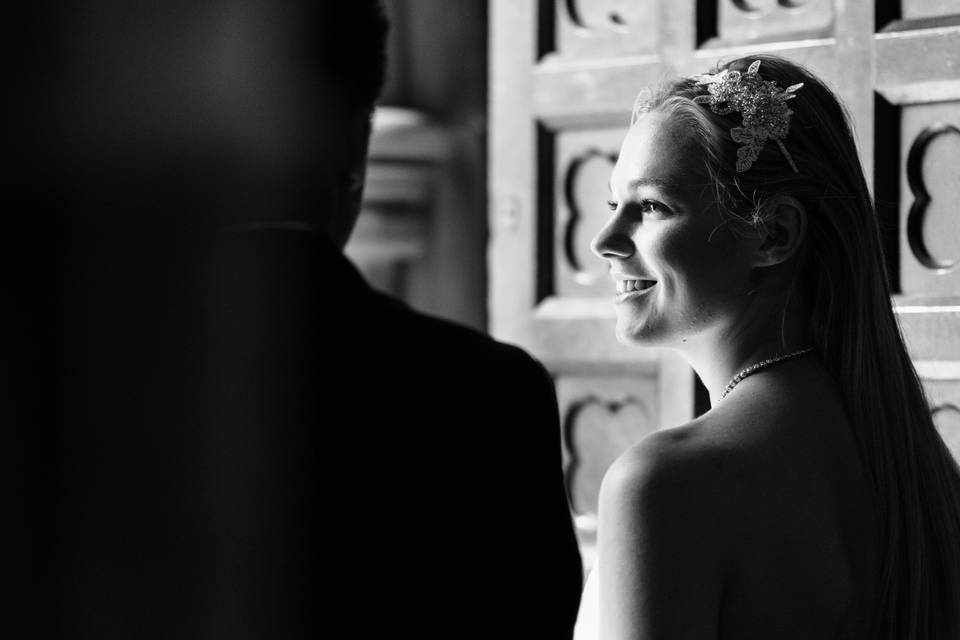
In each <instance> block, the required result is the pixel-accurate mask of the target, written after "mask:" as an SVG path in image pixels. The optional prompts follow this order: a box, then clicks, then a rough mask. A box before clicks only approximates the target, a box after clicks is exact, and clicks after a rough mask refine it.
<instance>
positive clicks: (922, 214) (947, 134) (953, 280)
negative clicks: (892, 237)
mask: <svg viewBox="0 0 960 640" xmlns="http://www.w3.org/2000/svg"><path fill="white" fill-rule="evenodd" d="M901 118H902V120H901V130H902V138H901V140H902V142H903V149H904V154H905V157H904V159H903V161H902V162H903V164H902V166H903V167H904V168H905V171H904V176H903V178H902V182H905V183H906V184H903V185H902V186H901V194H902V198H901V221H900V256H901V259H900V288H901V290H902V292H903V294H904V295H907V296H911V297H917V296H923V297H932V296H936V297H946V296H958V295H960V269H958V266H960V204H958V203H960V162H958V161H960V103H957V102H952V103H935V104H927V105H915V106H907V107H903V109H902V116H901Z"/></svg>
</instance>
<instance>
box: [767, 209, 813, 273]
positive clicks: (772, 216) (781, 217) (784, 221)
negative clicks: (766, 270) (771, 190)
mask: <svg viewBox="0 0 960 640" xmlns="http://www.w3.org/2000/svg"><path fill="white" fill-rule="evenodd" d="M764 209H765V210H766V211H765V215H764V216H763V222H762V223H761V224H759V225H758V226H757V233H758V234H759V238H758V239H759V243H758V244H757V245H756V249H755V259H754V266H756V267H772V266H774V265H778V264H782V263H784V262H786V261H787V260H789V259H790V258H792V257H793V256H794V255H795V254H796V253H797V251H798V250H799V249H800V246H801V245H802V244H803V239H804V238H805V237H806V235H807V211H806V209H804V207H803V205H802V204H800V202H799V201H797V200H796V199H795V198H791V197H790V196H773V197H772V198H770V199H769V200H768V201H767V202H766V203H764Z"/></svg>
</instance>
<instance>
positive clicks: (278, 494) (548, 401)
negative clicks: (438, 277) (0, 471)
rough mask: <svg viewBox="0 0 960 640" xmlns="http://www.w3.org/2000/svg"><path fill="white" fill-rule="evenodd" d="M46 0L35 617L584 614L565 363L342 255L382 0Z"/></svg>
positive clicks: (28, 93) (328, 621)
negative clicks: (567, 464) (434, 308)
mask: <svg viewBox="0 0 960 640" xmlns="http://www.w3.org/2000/svg"><path fill="white" fill-rule="evenodd" d="M23 11H24V14H25V15H23V16H19V17H18V24H19V25H20V26H21V30H22V33H21V34H19V35H18V36H17V38H15V39H14V40H12V42H13V44H14V46H17V47H21V50H20V53H21V55H22V56H23V59H25V60H26V61H27V62H26V64H25V65H24V66H22V67H20V68H19V69H18V73H17V74H16V75H15V77H14V79H13V80H12V81H11V83H12V86H14V87H15V88H16V89H17V90H18V91H19V93H18V94H17V95H19V96H22V100H20V101H19V102H17V105H18V109H19V112H18V113H17V114H16V117H17V118H18V119H19V121H20V122H22V123H23V125H24V127H23V130H24V131H25V133H23V134H22V137H21V138H20V139H19V140H18V142H19V143H21V144H22V148H23V149H25V151H24V152H23V162H22V163H21V169H20V171H19V172H18V173H17V174H16V175H14V176H13V178H10V180H13V181H14V182H13V183H14V184H15V185H16V187H17V191H16V192H17V194H18V195H17V200H18V202H19V204H20V207H19V208H18V216H17V217H16V218H14V219H13V223H12V232H11V234H10V236H12V237H13V238H16V240H15V241H12V242H8V245H9V246H8V247H7V249H8V251H7V252H6V253H7V255H8V257H12V258H13V260H12V262H11V268H10V269H8V270H7V271H8V273H7V277H8V281H9V284H10V287H9V290H10V291H12V293H11V296H12V298H13V300H15V301H16V304H15V305H14V307H15V309H16V312H15V313H13V314H12V322H13V324H12V327H11V329H10V330H9V331H8V332H7V333H8V336H11V337H12V336H16V339H11V340H9V341H8V343H9V346H10V349H9V352H10V353H11V360H10V362H11V363H12V364H13V366H12V367H11V368H10V370H11V372H16V375H11V376H10V389H11V390H12V391H13V394H12V395H11V397H12V398H13V399H14V400H13V401H12V402H11V403H10V407H11V408H10V409H9V412H10V413H11V415H12V416H13V419H14V421H15V424H16V431H15V433H16V435H17V436H18V437H19V438H20V439H21V441H22V442H23V443H24V446H23V447H22V448H20V449H17V450H16V451H18V452H22V454H19V453H18V454H15V458H16V459H15V461H14V462H15V464H14V465H13V466H14V468H17V469H20V470H22V473H21V474H20V475H19V476H18V479H17V481H16V482H15V483H14V486H15V488H16V489H18V490H19V491H20V493H19V495H22V496H24V500H23V507H24V514H25V518H24V522H25V524H26V526H25V527H23V528H18V529H16V531H17V532H19V533H21V534H22V535H23V541H24V545H25V547H26V548H27V549H28V553H27V554H25V556H24V557H25V558H26V560H24V561H21V562H20V564H19V565H17V566H18V567H19V568H20V569H21V570H22V571H24V572H26V575H27V576H28V584H29V587H28V588H25V589H24V595H25V597H26V602H28V603H30V605H31V606H27V607H20V609H19V611H20V613H19V615H18V616H16V617H15V620H16V624H17V625H18V630H19V631H22V632H23V633H24V634H27V633H32V634H34V635H36V636H48V635H49V636H62V637H71V638H87V637H89V638H120V637H123V638H132V637H136V638H151V637H155V638H173V637H177V638H188V637H197V638H247V637H249V638H254V637H256V638H281V637H312V636H317V635H319V636H324V637H385V636H393V635H396V636H411V637H420V638H429V637H436V638H441V637H442V638H466V637H477V638H481V637H483V638H506V637H518V638H519V637H524V638H561V637H569V635H570V633H571V631H572V626H573V621H574V618H575V616H576V610H577V603H578V600H579V592H580V564H579V556H578V553H577V549H576V544H575V540H574V536H573V532H572V527H571V524H570V518H569V513H568V511H567V503H566V499H565V495H564V492H563V489H562V485H561V478H560V466H559V465H560V455H559V438H558V417H557V413H556V411H557V410H556V404H555V398H554V395H553V387H552V384H551V381H550V379H549V377H548V376H547V374H546V372H545V371H544V370H543V368H542V367H540V366H539V365H538V364H537V363H536V362H535V361H533V360H532V359H531V358H530V357H529V356H527V355H526V354H524V353H523V352H522V351H520V350H518V349H516V348H513V347H508V346H505V345H502V344H498V343H496V342H494V341H492V340H491V339H489V338H487V337H485V336H483V335H480V334H478V333H475V332H473V331H470V330H467V329H464V328H460V327H458V326H455V325H453V324H451V323H448V322H444V321H441V320H438V319H433V318H429V317H426V316H423V315H420V314H417V313H415V312H413V311H411V310H410V309H408V308H407V307H405V306H404V305H402V304H401V303H399V302H395V301H393V300H390V299H388V298H385V297H383V296H381V295H379V294H377V293H375V292H373V291H372V290H371V289H370V288H369V287H368V286H367V285H366V284H365V282H364V281H363V279H362V278H361V277H360V275H359V274H358V273H357V272H356V270H355V269H354V268H353V266H352V265H351V264H350V263H349V262H348V261H347V260H346V259H345V258H344V257H343V255H342V253H341V249H342V247H343V244H344V243H345V241H346V239H347V237H348V235H349V232H350V230H351V228H352V226H353V223H354V220H355V217H356V215H357V212H358V211H359V203H360V196H361V191H362V184H363V167H364V164H365V158H366V145H367V139H368V136H369V123H370V114H371V110H372V105H373V102H374V100H375V98H376V95H377V93H378V91H379V88H380V86H381V84H382V76H383V50H384V42H383V41H384V37H385V32H386V25H385V22H384V20H383V18H382V16H381V13H380V10H379V8H378V7H377V5H376V4H375V3H374V2H363V1H358V0H349V1H344V2H312V3H311V2H271V1H268V0H247V1H246V2H242V1H239V0H222V1H220V2H185V1H177V0H173V1H170V2H163V3H157V2H144V1H137V0H130V1H127V2H106V1H94V0H90V1H87V2H80V3H72V4H71V6H70V7H69V8H63V9H60V8H57V9H56V10H51V11H48V12H46V13H44V12H43V10H42V9H40V8H37V9H34V10H33V13H30V11H31V10H28V9H25V10H23ZM10 239H11V238H10V237H8V240H10ZM14 266H16V267H17V269H16V271H15V272H14V269H13V267H14Z"/></svg>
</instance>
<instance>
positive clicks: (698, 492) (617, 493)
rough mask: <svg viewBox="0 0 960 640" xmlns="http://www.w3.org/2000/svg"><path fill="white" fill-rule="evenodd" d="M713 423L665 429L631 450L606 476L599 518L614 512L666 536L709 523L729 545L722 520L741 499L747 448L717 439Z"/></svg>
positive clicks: (715, 537)
mask: <svg viewBox="0 0 960 640" xmlns="http://www.w3.org/2000/svg"><path fill="white" fill-rule="evenodd" d="M709 422H710V421H709V420H707V421H704V420H695V421H693V422H690V423H688V424H685V425H682V426H678V427H672V428H669V429H661V430H659V431H656V432H654V433H652V434H650V435H648V436H647V437H645V438H644V439H643V440H641V441H640V442H638V443H637V444H635V445H634V446H632V447H630V448H629V449H627V450H626V451H625V452H624V453H623V454H622V455H621V456H620V457H619V458H618V459H617V460H616V461H615V462H614V463H613V464H612V465H611V467H610V469H609V470H608V471H607V473H606V475H605V476H604V479H603V483H602V484H601V489H600V508H601V517H603V514H604V512H605V513H607V514H609V513H611V512H612V513H616V514H619V516H618V518H620V519H621V522H620V525H625V524H630V523H631V521H632V524H633V526H634V527H635V528H642V529H643V530H644V531H646V532H647V533H650V532H651V529H652V528H654V527H656V528H657V529H658V530H659V531H660V532H661V533H663V534H665V535H666V536H673V535H674V533H678V532H679V531H680V530H690V528H691V527H693V528H694V529H696V528H698V527H699V526H705V527H709V529H710V530H711V531H712V532H713V534H714V535H712V536H711V537H710V539H711V540H714V541H716V543H717V544H719V545H723V544H726V540H725V539H724V538H725V536H724V535H723V530H724V528H725V524H724V523H725V522H728V521H731V520H732V519H735V518H736V517H737V514H736V512H737V510H738V508H737V504H738V503H739V502H740V500H739V498H740V496H739V492H738V487H737V484H738V483H737V481H736V473H737V471H736V470H737V468H738V466H739V465H740V462H739V458H740V457H741V456H742V455H743V453H742V451H740V450H738V449H737V447H735V446H731V445H730V443H728V442H726V441H724V439H723V438H718V437H717V435H716V434H715V433H714V431H715V430H713V429H712V428H711V427H712V425H710V424H709ZM673 529H676V531H673V532H672V531H671V530H673ZM677 540H678V541H679V538H678V539H677ZM700 542H701V543H702V542H703V539H702V538H701V541H700Z"/></svg>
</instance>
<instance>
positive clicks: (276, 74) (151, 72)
mask: <svg viewBox="0 0 960 640" xmlns="http://www.w3.org/2000/svg"><path fill="white" fill-rule="evenodd" d="M43 4H44V3H43V2H38V3H37V6H36V7H34V6H33V3H31V5H30V6H31V8H25V9H21V12H23V13H30V14H31V15H25V16H24V18H26V19H25V20H22V21H19V20H18V21H17V22H18V24H21V25H31V24H32V25H34V26H35V27H36V29H35V31H36V33H32V34H27V33H24V34H20V36H18V40H19V43H14V44H11V45H10V46H11V47H14V46H16V47H18V48H19V50H18V51H17V54H18V59H19V60H25V61H26V63H25V64H23V65H21V66H19V67H15V68H14V70H13V75H15V76H17V77H16V79H14V80H12V81H11V82H12V86H13V87H14V88H15V89H16V91H15V95H17V96H18V98H22V104H17V105H16V107H15V108H16V110H17V111H18V113H17V114H16V115H17V116H18V121H20V122H22V123H24V127H23V131H26V132H29V137H28V136H27V134H26V133H25V134H24V139H25V143H26V144H28V145H29V146H30V148H31V151H30V153H31V157H32V158H33V159H35V160H36V161H37V162H35V163H32V166H35V167H37V168H38V170H37V171H36V172H35V175H33V176H32V179H33V180H39V181H46V182H49V181H51V180H53V181H57V182H65V183H70V184H72V185H82V189H79V190H75V191H76V192H78V193H79V192H82V193H84V194H94V193H99V192H100V191H103V192H104V193H106V194H107V195H108V199H109V200H110V202H112V203H114V204H115V205H116V207H117V209H121V208H128V209H137V210H138V211H142V210H143V204H144V202H143V201H145V200H150V202H152V203H154V205H153V206H156V207H157V208H162V209H164V210H166V211H168V212H172V211H175V210H176V211H182V212H183V215H191V216H198V215H199V216H204V217H206V218H210V219H212V220H216V221H217V222H221V223H232V222H258V221H264V220H291V219H292V220H297V221H301V222H308V223H313V224H316V225H318V226H320V227H321V228H323V229H326V230H328V231H329V232H330V234H331V235H332V236H333V237H334V238H335V240H336V241H337V242H338V243H340V244H341V245H342V244H343V243H344V242H345V240H346V236H347V235H348V234H349V231H350V229H351V228H352V226H353V222H354V219H355V216H356V213H357V209H358V205H359V196H360V187H362V182H363V175H364V174H363V168H364V165H365V160H366V148H367V138H368V135H369V126H370V115H371V113H372V109H373V104H374V101H375V99H376V97H377V95H378V93H379V91H380V88H381V85H382V84H383V78H384V67H385V61H384V56H385V39H386V31H387V23H386V19H385V18H384V15H383V13H382V9H381V7H380V5H379V2H378V1H377V0H309V1H308V0H288V1H284V2H277V1H275V0H206V1H204V0H200V1H197V0H167V1H165V2H155V1H153V0H149V1H148V0H124V1H123V2H121V1H119V0H81V1H80V2H76V3H70V5H69V6H63V7H60V6H57V7H54V6H50V7H47V8H46V10H44V9H43V8H42V6H43ZM52 4H53V3H51V5H52ZM23 28H24V29H25V30H29V27H28V26H25V27H23ZM21 45H22V46H21ZM11 51H12V49H11ZM28 138H29V139H28ZM51 167H52V168H54V170H53V172H51V170H50V169H51ZM118 188H121V189H122V190H124V191H123V193H122V197H117V194H118V191H117V189H118ZM160 202H162V204H158V203H160Z"/></svg>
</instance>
